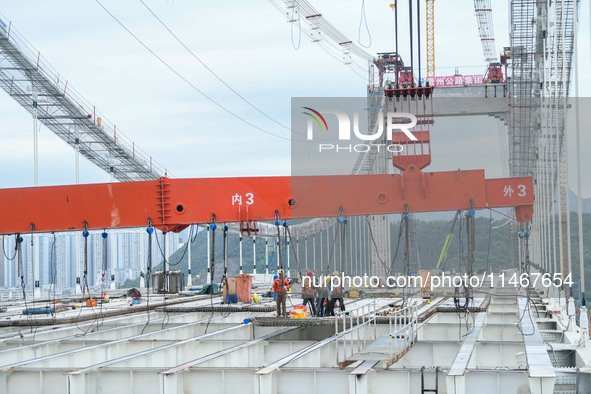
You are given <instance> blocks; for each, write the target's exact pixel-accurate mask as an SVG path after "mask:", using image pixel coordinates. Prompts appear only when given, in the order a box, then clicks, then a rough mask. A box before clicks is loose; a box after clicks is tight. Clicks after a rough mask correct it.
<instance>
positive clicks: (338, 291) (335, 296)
mask: <svg viewBox="0 0 591 394" xmlns="http://www.w3.org/2000/svg"><path fill="white" fill-rule="evenodd" d="M332 276H336V277H338V276H339V273H338V271H335V272H333V273H332ZM330 287H331V289H330V294H329V300H328V303H327V306H326V315H327V316H334V308H335V306H336V302H337V301H338V302H339V308H340V310H341V312H344V311H345V302H344V300H343V285H342V283H339V285H338V286H333V284H332V281H331V282H330Z"/></svg>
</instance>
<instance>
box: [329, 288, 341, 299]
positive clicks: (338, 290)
mask: <svg viewBox="0 0 591 394" xmlns="http://www.w3.org/2000/svg"><path fill="white" fill-rule="evenodd" d="M330 298H343V287H342V286H338V287H335V288H334V289H332V291H331V292H330Z"/></svg>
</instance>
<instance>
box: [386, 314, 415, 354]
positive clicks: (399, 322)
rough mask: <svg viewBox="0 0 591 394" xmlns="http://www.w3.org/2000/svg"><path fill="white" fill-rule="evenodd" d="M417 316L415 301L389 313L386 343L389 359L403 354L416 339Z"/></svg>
mask: <svg viewBox="0 0 591 394" xmlns="http://www.w3.org/2000/svg"><path fill="white" fill-rule="evenodd" d="M418 316H419V315H418V307H417V304H415V303H412V304H411V305H408V306H405V307H404V308H401V309H398V310H396V311H394V312H392V313H391V314H390V315H389V320H388V325H389V332H390V338H388V339H389V340H388V343H389V355H390V361H392V360H394V358H395V357H398V356H401V355H404V354H405V353H406V351H407V350H408V349H410V347H411V346H412V344H413V343H414V342H415V341H416V339H417V328H418Z"/></svg>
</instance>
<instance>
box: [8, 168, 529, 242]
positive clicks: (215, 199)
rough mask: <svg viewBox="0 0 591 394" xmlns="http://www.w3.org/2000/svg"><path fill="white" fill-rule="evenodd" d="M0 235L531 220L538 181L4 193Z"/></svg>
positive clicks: (164, 181) (385, 180)
mask: <svg viewBox="0 0 591 394" xmlns="http://www.w3.org/2000/svg"><path fill="white" fill-rule="evenodd" d="M0 201H1V204H0V234H12V233H28V232H31V228H32V226H33V228H34V231H35V232H52V231H68V230H81V229H84V227H85V224H86V225H87V228H88V229H108V228H124V227H142V226H147V225H148V223H149V221H151V223H152V225H153V226H155V227H157V228H159V229H161V230H163V231H180V230H182V229H183V228H186V227H187V226H188V225H190V224H196V223H210V222H211V221H212V215H215V219H216V222H220V223H230V222H248V221H263V220H273V219H275V215H276V212H278V215H279V218H280V219H295V218H311V217H330V216H333V217H334V216H338V215H339V212H340V209H341V208H342V211H343V214H344V215H345V216H355V215H375V214H387V213H400V212H404V210H405V206H406V207H407V209H408V212H411V213H413V212H432V211H453V210H458V209H470V205H471V203H472V204H473V208H474V209H484V208H487V207H488V208H503V207H515V210H516V216H517V220H518V221H520V222H526V221H530V220H531V218H532V212H533V203H534V196H533V181H532V178H530V177H527V178H506V179H485V177H484V170H469V171H448V172H422V171H420V170H418V169H415V168H411V169H408V170H406V171H405V172H404V173H403V174H397V175H381V174H380V175H343V176H334V175H333V176H297V177H253V178H202V179H168V178H160V179H158V180H155V181H141V182H122V183H103V184H88V185H70V186H48V187H31V188H15V189H0Z"/></svg>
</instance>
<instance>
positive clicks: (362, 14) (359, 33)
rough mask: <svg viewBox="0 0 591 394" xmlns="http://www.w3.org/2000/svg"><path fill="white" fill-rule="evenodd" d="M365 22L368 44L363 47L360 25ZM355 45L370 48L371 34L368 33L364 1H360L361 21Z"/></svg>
mask: <svg viewBox="0 0 591 394" xmlns="http://www.w3.org/2000/svg"><path fill="white" fill-rule="evenodd" d="M364 21H365V29H366V30H367V35H368V37H369V44H367V46H366V45H364V44H362V43H361V25H362V24H363V22H364ZM357 43H358V44H359V45H361V46H362V47H364V48H369V47H370V46H371V33H370V31H369V25H368V24H367V16H366V15H365V0H361V19H360V21H359V29H358V30H357Z"/></svg>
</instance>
